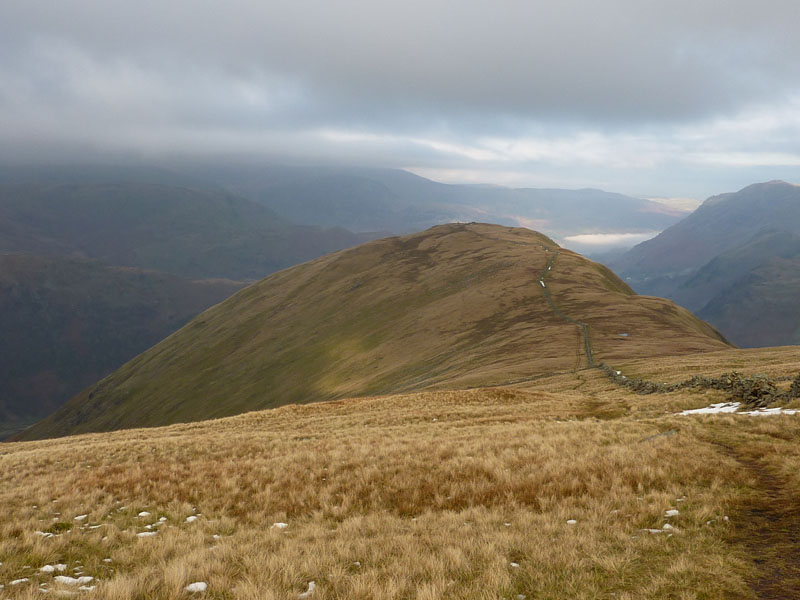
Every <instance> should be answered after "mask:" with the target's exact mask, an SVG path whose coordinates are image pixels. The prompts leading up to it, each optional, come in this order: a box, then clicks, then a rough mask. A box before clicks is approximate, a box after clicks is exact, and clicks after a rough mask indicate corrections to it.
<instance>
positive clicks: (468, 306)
mask: <svg viewBox="0 0 800 600" xmlns="http://www.w3.org/2000/svg"><path fill="white" fill-rule="evenodd" d="M548 295H549V297H550V300H548ZM551 301H552V302H553V303H551ZM583 325H586V327H585V328H584V327H583ZM584 329H585V330H586V332H585V333H587V334H589V336H590V338H591V347H592V351H593V353H594V355H595V360H614V359H620V358H635V357H652V356H658V355H667V354H672V355H674V354H679V353H681V352H702V351H711V350H719V349H724V348H727V347H728V344H727V343H726V342H725V341H724V339H723V338H722V337H721V336H720V335H719V334H718V333H717V332H716V331H715V330H714V329H713V328H712V327H710V326H709V325H707V324H705V323H703V322H702V321H700V320H698V319H696V318H695V317H694V316H693V315H692V314H691V313H689V312H688V311H686V310H684V309H681V308H680V307H677V306H676V305H674V304H673V303H672V302H670V301H667V300H662V299H659V298H650V297H641V296H637V295H636V294H634V293H633V291H632V290H631V289H630V288H629V287H628V286H627V285H626V284H625V283H624V282H622V281H621V280H620V279H619V278H618V277H617V276H616V275H614V274H613V273H612V272H611V271H610V270H608V269H607V268H606V267H604V266H602V265H600V264H598V263H594V262H592V261H590V260H588V259H586V258H584V257H582V256H580V255H578V254H576V253H574V252H571V251H569V250H565V249H562V248H560V247H559V246H558V245H557V244H555V243H554V242H553V241H552V240H550V239H549V238H547V237H546V236H544V235H541V234H539V233H536V232H533V231H530V230H527V229H521V228H510V227H502V226H497V225H486V224H475V223H471V224H450V225H442V226H437V227H433V228H431V229H429V230H427V231H424V232H422V233H417V234H414V235H408V236H404V237H391V238H386V239H382V240H377V241H374V242H369V243H366V244H363V245H361V246H358V247H356V248H352V249H349V250H343V251H340V252H336V253H334V254H330V255H327V256H324V257H322V258H319V259H316V260H313V261H310V262H307V263H304V264H302V265H298V266H295V267H292V268H289V269H286V270H284V271H281V272H278V273H275V274H273V275H270V276H269V277H267V278H265V279H263V280H262V281H260V282H258V283H256V284H254V285H252V286H250V287H248V288H245V289H244V290H241V291H240V292H238V293H237V294H235V295H234V296H232V297H231V298H229V299H228V300H226V301H225V302H223V303H221V304H219V305H217V306H215V307H213V308H211V309H209V310H207V311H206V312H204V313H202V314H201V315H199V316H198V317H197V318H195V319H194V320H193V321H191V322H190V323H189V324H188V325H186V326H185V327H184V328H183V329H181V330H179V331H178V332H176V333H175V334H173V335H172V336H170V337H169V338H167V339H165V340H164V341H162V342H161V343H159V344H158V345H156V346H155V347H153V348H151V349H150V350H148V351H147V352H145V353H143V354H141V355H139V356H138V357H136V358H135V359H133V360H132V361H130V362H128V363H127V364H126V365H124V366H123V367H122V368H120V369H119V370H117V371H116V372H114V373H113V374H111V375H110V376H108V377H106V378H105V379H103V380H102V381H100V382H99V383H97V384H95V385H93V386H92V387H90V388H88V389H87V390H85V391H84V392H83V393H81V394H80V395H78V396H76V397H75V398H73V399H72V400H71V401H70V402H69V403H68V404H67V405H66V406H65V407H63V408H62V409H61V410H59V411H58V412H56V413H55V414H54V415H52V416H51V417H49V418H48V419H46V420H45V421H43V422H41V423H39V424H38V425H36V426H34V427H33V428H32V429H30V430H28V431H27V432H25V433H24V434H23V437H24V438H26V439H33V438H40V437H51V436H59V435H65V434H72V433H80V432H90V431H106V430H113V429H122V428H129V427H141V426H157V425H165V424H170V423H176V422H183V421H196V420H202V419H209V418H216V417H222V416H227V415H233V414H237V413H242V412H246V411H250V410H256V409H263V408H271V407H277V406H281V405H285V404H290V403H308V402H314V401H320V400H331V399H336V398H345V397H353V396H366V395H376V394H389V393H397V392H404V391H412V390H421V389H442V388H466V387H472V386H491V385H501V384H507V383H511V382H516V381H524V380H526V379H533V378H535V377H537V376H540V375H542V374H545V373H553V372H557V371H560V370H574V369H577V368H581V367H584V366H587V364H588V363H590V362H591V358H590V357H589V356H587V343H586V339H585V335H584Z"/></svg>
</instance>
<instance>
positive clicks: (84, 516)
mask: <svg viewBox="0 0 800 600" xmlns="http://www.w3.org/2000/svg"><path fill="white" fill-rule="evenodd" d="M88 516H89V515H78V516H77V517H75V520H76V521H83V520H84V519H85V518H86V517H88Z"/></svg>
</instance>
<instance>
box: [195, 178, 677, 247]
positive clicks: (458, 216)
mask: <svg viewBox="0 0 800 600" xmlns="http://www.w3.org/2000/svg"><path fill="white" fill-rule="evenodd" d="M193 173H194V172H193ZM196 174H197V175H199V174H200V171H199V170H198V171H197V172H196ZM202 175H203V176H204V177H206V178H207V179H208V180H209V181H211V182H214V183H215V184H217V185H220V186H224V187H226V188H227V189H229V190H231V191H233V192H234V193H236V194H240V195H242V196H245V197H247V198H249V199H251V200H255V201H257V202H260V203H262V204H264V205H265V206H268V207H269V208H271V209H273V210H274V211H275V212H276V213H278V214H279V215H281V216H283V217H285V218H287V219H289V220H291V221H294V222H297V223H307V224H312V225H318V226H325V227H332V226H338V227H346V228H347V229H350V230H353V231H386V232H391V233H401V234H402V233H409V232H414V231H419V230H422V229H426V228H428V227H431V226H433V225H437V224H442V223H447V222H453V221H462V222H466V221H491V222H494V223H501V224H505V225H511V226H524V227H530V228H534V229H536V230H539V231H542V232H544V233H545V234H547V235H549V236H551V237H560V238H563V237H565V236H569V235H576V234H587V233H631V232H633V233H641V232H643V231H661V230H663V229H665V228H666V227H669V226H670V225H672V224H674V223H676V222H678V221H679V220H680V219H681V218H682V217H684V216H685V215H686V213H685V212H683V211H679V210H676V209H674V208H670V207H668V206H666V205H664V204H660V203H658V202H653V201H650V200H646V199H643V198H633V197H631V196H625V195H623V194H617V193H613V192H606V191H603V190H597V189H576V190H568V189H548V188H512V187H505V186H487V185H458V184H445V183H440V182H437V181H432V180H430V179H427V178H425V177H420V176H418V175H415V174H413V173H409V172H408V171H403V170H399V169H377V168H356V167H320V166H317V167H311V166H306V167H289V166H279V165H263V166H258V167H238V168H237V167H227V168H226V167H209V168H203V169H202Z"/></svg>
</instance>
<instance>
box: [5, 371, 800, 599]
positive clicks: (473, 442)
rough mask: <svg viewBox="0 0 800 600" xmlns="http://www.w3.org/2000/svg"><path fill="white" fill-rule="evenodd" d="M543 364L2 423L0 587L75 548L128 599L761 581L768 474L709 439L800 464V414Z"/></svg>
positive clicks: (15, 590)
mask: <svg viewBox="0 0 800 600" xmlns="http://www.w3.org/2000/svg"><path fill="white" fill-rule="evenodd" d="M535 385H536V389H532V388H533V386H534V384H533V383H528V384H525V386H527V387H524V386H520V388H519V389H510V388H497V389H481V390H471V391H458V392H428V393H416V394H409V395H402V396H386V397H375V398H363V399H354V400H342V401H335V402H329V403H321V404H314V405H307V406H287V407H283V408H279V409H275V410H272V411H265V412H258V413H249V414H245V415H240V416H236V417H231V418H227V419H222V420H217V421H208V422H202V423H195V424H188V425H175V426H171V427H165V428H157V429H148V430H129V431H121V432H116V433H111V434H90V435H83V436H76V437H71V438H63V439H57V440H48V441H42V442H25V443H16V444H7V445H3V446H1V447H0V562H2V563H3V564H2V565H0V583H2V584H5V589H4V590H2V591H0V594H5V595H6V596H8V597H15V598H17V597H18V598H34V597H40V596H41V593H40V592H39V591H38V590H39V586H40V585H42V584H46V587H45V588H44V589H50V590H51V592H50V593H51V594H53V593H55V592H58V591H69V590H70V589H74V588H71V587H70V586H64V585H59V584H54V582H53V576H52V575H50V574H41V573H39V571H38V570H39V568H40V567H41V566H43V565H45V564H56V563H63V564H66V565H67V569H68V571H67V572H68V573H70V574H72V573H75V572H76V571H75V569H76V568H78V571H79V572H81V573H82V574H84V575H90V576H93V577H95V578H96V579H97V582H96V583H97V588H96V589H95V590H94V591H87V592H82V594H83V595H84V596H85V597H87V598H93V597H97V598H111V599H119V600H122V599H132V598H187V597H192V596H195V595H193V594H189V593H187V592H185V591H184V587H185V586H186V585H188V584H189V583H192V582H195V581H205V582H207V583H208V585H209V588H208V591H207V592H206V593H205V594H204V597H208V598H253V599H255V598H259V599H263V598H287V599H288V598H298V597H299V594H300V593H301V592H303V591H305V590H306V588H307V585H308V582H309V581H314V582H316V584H317V586H318V587H317V589H316V590H315V591H314V592H313V595H312V598H314V599H332V598H341V599H344V598H348V599H350V598H357V599H358V598H364V599H366V598H459V599H461V598H465V599H472V598H475V599H477V598H516V597H517V595H518V594H524V595H526V597H527V598H554V599H555V598H627V599H633V598H751V597H754V593H753V591H752V589H751V586H750V583H751V582H752V581H753V580H754V578H756V577H757V573H758V570H757V568H756V566H755V564H754V562H753V561H752V557H750V556H748V554H747V551H748V549H747V547H746V546H744V545H742V544H741V543H739V542H738V541H736V533H737V527H746V523H740V522H738V521H737V515H738V514H739V513H738V512H737V511H739V510H740V507H741V505H742V501H743V498H747V497H749V495H751V494H752V493H755V492H754V490H757V488H758V481H757V478H756V477H754V475H753V473H752V471H751V470H748V469H744V468H742V463H741V462H740V457H738V456H737V455H732V454H730V452H729V451H728V450H726V449H725V448H723V446H721V445H720V444H719V443H718V442H719V441H720V440H722V441H723V442H724V443H725V444H726V445H727V446H726V447H736V448H737V452H740V453H741V454H742V456H751V457H753V460H757V461H761V462H760V463H759V464H763V465H765V466H766V467H767V468H770V469H774V470H775V471H776V473H778V474H782V476H784V477H785V478H786V481H789V482H797V483H800V481H798V476H797V472H800V469H797V468H796V467H797V466H800V451H799V450H798V448H797V444H796V442H795V440H796V439H797V436H796V434H797V433H800V431H798V426H797V423H798V422H800V421H794V420H792V419H793V417H778V418H770V419H769V420H764V419H762V420H758V419H752V418H750V419H749V418H747V417H737V416H712V417H690V418H686V417H677V416H675V415H674V412H675V411H676V410H677V409H678V408H682V407H685V406H687V405H699V404H708V403H710V402H713V401H717V400H719V399H720V393H719V392H703V393H700V394H695V393H690V392H682V393H680V394H670V395H666V396H664V395H651V396H636V395H633V394H631V393H629V392H627V391H626V390H620V389H618V388H615V387H614V386H613V384H611V383H610V382H608V380H607V379H605V378H604V377H603V376H602V374H601V373H600V372H599V371H597V370H586V371H578V372H576V373H572V374H565V375H560V376H554V377H551V378H547V379H543V380H541V381H539V382H536V384H535ZM523 387H524V389H523ZM669 431H677V433H675V434H669V435H661V436H657V437H653V436H655V435H657V434H658V433H659V432H669ZM781 432H783V434H781ZM781 435H782V437H781ZM775 436H778V437H777V438H775ZM773 438H774V440H773ZM768 440H773V441H768ZM775 440H777V441H775ZM776 444H779V446H778V445H776ZM731 445H732V446H731ZM777 448H780V452H781V454H783V455H785V454H787V452H788V455H789V456H790V461H789V463H788V464H784V462H783V460H784V459H783V458H782V457H779V456H776V449H777ZM792 469H794V471H793V472H792ZM798 487H799V488H800V486H798ZM679 499H680V501H679ZM670 508H677V509H679V510H680V515H679V516H678V517H676V518H665V517H664V511H665V510H667V509H670ZM140 511H148V512H149V513H150V516H149V517H145V518H141V517H138V516H137V515H138V514H139V512H140ZM57 513H58V514H57ZM83 514H87V515H88V516H87V517H86V519H85V520H83V521H75V520H74V517H75V516H79V515H83ZM198 514H199V515H202V516H200V517H199V518H198V519H197V520H196V521H195V522H192V523H187V522H186V518H187V517H188V516H191V515H198ZM725 516H730V520H729V521H726V520H725V519H724V517H725ZM161 517H165V518H166V521H165V523H164V524H163V525H160V526H156V527H155V528H154V529H153V531H157V532H158V533H157V534H156V535H155V536H152V537H148V538H140V537H137V536H136V534H137V533H140V532H147V531H148V530H147V529H146V525H147V524H152V523H155V522H158V521H157V520H158V519H159V518H161ZM570 519H574V520H575V521H576V523H575V524H569V523H568V522H567V521H568V520H570ZM276 522H286V523H288V524H289V526H288V528H286V529H282V530H281V529H276V528H273V527H272V525H273V523H276ZM665 522H670V523H672V524H673V525H674V526H675V527H676V528H678V531H675V530H673V531H672V532H671V533H672V535H670V532H666V533H660V534H650V533H647V532H645V531H643V530H644V529H658V528H661V527H662V526H663V524H664V523H665ZM62 524H63V525H62ZM98 525H99V527H97V526H98ZM48 530H49V531H52V532H54V533H60V535H58V536H54V537H49V538H45V537H43V536H41V535H37V534H36V533H35V532H36V531H45V532H46V531H48ZM67 530H68V531H67ZM215 536H219V537H215ZM104 559H111V561H110V562H104ZM511 563H515V564H516V565H518V566H512V564H511ZM26 567H27V568H26ZM56 574H57V573H56ZM22 577H28V578H29V579H30V580H31V581H30V582H29V583H23V584H20V585H18V586H13V587H12V586H10V585H9V582H10V581H11V580H13V579H18V578H22Z"/></svg>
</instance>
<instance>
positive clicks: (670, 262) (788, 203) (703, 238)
mask: <svg viewBox="0 0 800 600" xmlns="http://www.w3.org/2000/svg"><path fill="white" fill-rule="evenodd" d="M774 230H779V231H787V232H789V233H793V234H800V186H797V185H792V184H789V183H786V182H783V181H770V182H768V183H757V184H754V185H750V186H748V187H746V188H744V189H742V190H740V191H738V192H736V193H729V194H720V195H718V196H712V197H711V198H709V199H708V200H706V201H705V202H704V203H703V204H702V205H701V206H700V207H699V208H698V209H697V210H696V211H695V212H693V213H692V214H691V215H689V216H688V217H686V218H685V219H684V220H682V221H680V222H679V223H677V224H675V225H673V226H671V227H669V228H668V229H666V230H665V231H662V232H661V233H660V234H659V235H657V236H656V237H655V238H653V239H651V240H648V241H646V242H642V243H641V244H639V245H637V246H635V247H633V248H631V250H629V251H628V252H627V253H625V255H623V256H622V257H621V258H620V259H618V260H616V261H613V262H612V263H611V266H612V267H613V268H614V270H615V271H616V272H617V273H619V274H620V275H621V276H622V277H623V278H624V279H625V280H626V281H628V282H629V283H630V284H631V285H632V286H633V287H634V289H636V290H637V291H638V292H640V293H643V294H654V295H663V296H666V297H670V298H671V297H672V295H673V293H674V290H676V289H677V288H678V287H679V286H680V285H681V284H683V283H684V282H686V281H687V280H688V279H689V278H691V277H692V275H694V273H696V272H697V271H698V270H699V269H700V267H702V266H703V265H705V264H706V263H708V262H709V261H710V260H711V259H713V258H714V257H716V256H718V255H719V254H722V253H723V252H726V251H727V250H731V249H733V248H735V247H737V246H740V245H742V244H743V243H745V242H747V241H749V240H750V239H751V238H753V236H754V235H756V234H759V233H762V232H764V231H774Z"/></svg>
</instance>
